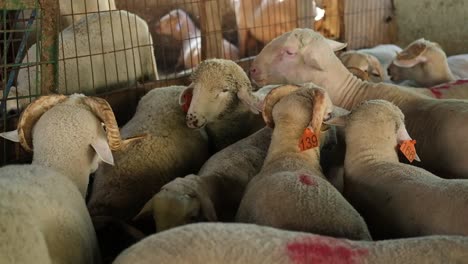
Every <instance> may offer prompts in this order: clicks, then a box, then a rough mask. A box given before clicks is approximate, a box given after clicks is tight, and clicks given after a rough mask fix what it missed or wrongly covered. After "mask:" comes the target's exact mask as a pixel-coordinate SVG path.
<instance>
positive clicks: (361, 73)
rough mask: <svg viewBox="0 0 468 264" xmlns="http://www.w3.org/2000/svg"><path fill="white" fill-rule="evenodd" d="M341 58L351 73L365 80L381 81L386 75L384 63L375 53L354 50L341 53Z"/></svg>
mask: <svg viewBox="0 0 468 264" xmlns="http://www.w3.org/2000/svg"><path fill="white" fill-rule="evenodd" d="M339 58H340V60H341V62H342V63H343V65H344V66H346V68H347V69H348V70H349V71H350V72H351V73H353V74H354V75H355V76H356V77H358V78H359V79H361V80H363V81H371V82H374V83H379V82H383V81H384V78H385V77H386V74H385V72H384V70H383V68H382V65H381V64H380V62H379V60H378V59H377V58H376V57H375V56H373V55H370V54H365V53H361V52H359V51H355V50H352V51H347V52H343V53H341V54H340V56H339Z"/></svg>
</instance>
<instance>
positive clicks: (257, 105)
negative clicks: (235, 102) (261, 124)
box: [237, 88, 262, 114]
mask: <svg viewBox="0 0 468 264" xmlns="http://www.w3.org/2000/svg"><path fill="white" fill-rule="evenodd" d="M237 97H238V98H239V99H240V100H241V101H242V103H244V104H245V105H247V106H248V107H249V108H250V111H252V113H254V114H259V113H260V112H261V111H262V102H261V101H260V99H258V98H257V97H255V95H254V94H253V93H252V92H251V91H248V90H247V89H244V88H241V89H240V90H239V91H238V92H237Z"/></svg>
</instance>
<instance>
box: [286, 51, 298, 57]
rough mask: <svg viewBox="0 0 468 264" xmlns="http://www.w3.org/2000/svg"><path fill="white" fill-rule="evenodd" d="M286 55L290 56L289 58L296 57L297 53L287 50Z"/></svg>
mask: <svg viewBox="0 0 468 264" xmlns="http://www.w3.org/2000/svg"><path fill="white" fill-rule="evenodd" d="M285 52H286V54H288V55H289V56H292V55H295V54H296V53H295V52H292V51H290V50H285Z"/></svg>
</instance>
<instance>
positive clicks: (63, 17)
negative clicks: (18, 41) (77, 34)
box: [14, 0, 116, 50]
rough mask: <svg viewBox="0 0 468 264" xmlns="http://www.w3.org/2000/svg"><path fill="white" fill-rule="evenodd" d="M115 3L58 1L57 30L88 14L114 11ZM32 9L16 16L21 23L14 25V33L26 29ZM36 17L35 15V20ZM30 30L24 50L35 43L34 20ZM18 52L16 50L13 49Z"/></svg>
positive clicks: (105, 1) (109, 1)
mask: <svg viewBox="0 0 468 264" xmlns="http://www.w3.org/2000/svg"><path fill="white" fill-rule="evenodd" d="M115 9H116V7H115V2H114V0H60V1H59V12H60V25H59V29H60V31H62V30H63V29H65V28H67V27H69V26H70V25H72V24H73V23H74V22H77V21H79V20H80V19H81V18H83V17H84V16H85V15H86V14H88V13H97V12H104V11H109V10H115ZM32 11H33V10H32V9H26V10H22V11H20V14H19V15H18V17H19V19H20V20H21V21H18V22H16V23H15V29H14V30H15V31H17V32H20V31H21V32H22V30H25V29H27V24H28V23H27V20H28V19H29V18H30V17H31V14H32ZM37 17H38V16H37V15H36V18H37ZM31 27H32V29H30V30H31V31H30V33H29V37H28V40H27V44H26V48H29V47H31V45H33V44H34V43H35V40H36V38H37V34H38V32H37V24H36V20H35V21H33V24H32V25H31ZM16 37H17V38H21V37H22V36H21V35H20V34H17V36H16ZM15 50H18V49H15Z"/></svg>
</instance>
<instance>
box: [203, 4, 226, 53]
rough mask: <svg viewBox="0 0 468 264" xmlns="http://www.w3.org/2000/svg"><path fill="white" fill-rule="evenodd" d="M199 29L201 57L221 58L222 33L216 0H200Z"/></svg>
mask: <svg viewBox="0 0 468 264" xmlns="http://www.w3.org/2000/svg"><path fill="white" fill-rule="evenodd" d="M200 30H201V43H202V52H201V59H202V60H206V59H209V58H222V57H223V56H222V55H223V45H222V44H223V34H222V31H221V16H220V10H219V5H218V1H217V0H201V2H200Z"/></svg>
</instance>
